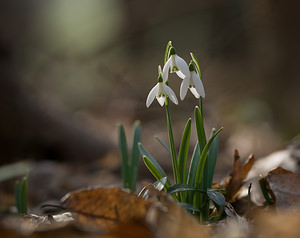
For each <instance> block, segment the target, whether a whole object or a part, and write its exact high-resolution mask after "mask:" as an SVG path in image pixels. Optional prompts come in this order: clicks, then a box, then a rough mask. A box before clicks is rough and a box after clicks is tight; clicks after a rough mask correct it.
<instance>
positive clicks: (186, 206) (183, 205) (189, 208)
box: [178, 202, 200, 212]
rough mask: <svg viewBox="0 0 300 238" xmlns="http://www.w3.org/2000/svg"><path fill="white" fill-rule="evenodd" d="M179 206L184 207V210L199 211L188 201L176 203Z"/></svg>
mask: <svg viewBox="0 0 300 238" xmlns="http://www.w3.org/2000/svg"><path fill="white" fill-rule="evenodd" d="M178 204H179V205H180V206H182V207H183V208H185V209H186V210H189V211H192V212H200V210H199V209H198V208H196V207H194V206H193V205H191V204H189V203H182V202H181V203H178Z"/></svg>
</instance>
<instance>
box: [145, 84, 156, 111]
mask: <svg viewBox="0 0 300 238" xmlns="http://www.w3.org/2000/svg"><path fill="white" fill-rule="evenodd" d="M157 90H158V84H156V85H155V86H154V87H153V88H152V89H151V91H150V92H149V94H148V97H147V100H146V107H149V106H150V105H151V103H152V102H153V100H154V98H155V96H156V94H157Z"/></svg>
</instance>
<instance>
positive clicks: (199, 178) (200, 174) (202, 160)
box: [194, 128, 223, 208]
mask: <svg viewBox="0 0 300 238" xmlns="http://www.w3.org/2000/svg"><path fill="white" fill-rule="evenodd" d="M222 129H223V128H220V129H219V130H218V131H217V132H216V133H215V134H214V135H213V136H212V137H211V138H210V140H209V141H208V143H207V144H206V145H205V147H204V149H203V151H202V153H201V156H200V161H199V164H198V167H197V172H196V178H195V187H196V188H201V181H202V177H203V169H204V165H205V162H206V158H207V153H208V151H209V149H210V146H211V144H212V142H213V141H214V139H215V138H216V137H217V136H218V134H219V133H220V132H221V130H222ZM199 195H200V194H199V193H197V194H196V196H195V198H194V206H195V207H198V208H199V206H200V203H201V200H203V199H200V198H199ZM195 203H196V204H195Z"/></svg>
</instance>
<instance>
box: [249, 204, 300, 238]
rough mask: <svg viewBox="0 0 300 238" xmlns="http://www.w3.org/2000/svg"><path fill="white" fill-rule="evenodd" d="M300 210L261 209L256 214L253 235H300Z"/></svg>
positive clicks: (282, 237)
mask: <svg viewBox="0 0 300 238" xmlns="http://www.w3.org/2000/svg"><path fill="white" fill-rule="evenodd" d="M299 224H300V211H299V210H285V211H280V213H279V212H275V211H274V210H273V211H272V210H271V211H263V210H260V211H258V212H257V213H256V214H255V217H254V221H253V225H254V226H253V229H252V233H253V234H252V236H251V237H276V238H277V237H278V238H299V237H300V229H299Z"/></svg>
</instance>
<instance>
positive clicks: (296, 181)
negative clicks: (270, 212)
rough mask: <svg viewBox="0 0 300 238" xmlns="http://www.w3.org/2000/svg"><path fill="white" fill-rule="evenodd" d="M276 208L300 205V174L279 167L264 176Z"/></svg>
mask: <svg viewBox="0 0 300 238" xmlns="http://www.w3.org/2000/svg"><path fill="white" fill-rule="evenodd" d="M264 181H266V182H267V187H268V189H269V192H270V194H271V195H272V198H273V199H274V201H275V206H276V208H292V207H296V206H300V174H299V173H293V172H291V171H288V170H285V169H283V168H280V167H278V168H277V169H274V170H272V171H271V172H269V173H268V175H267V176H266V177H265V178H264Z"/></svg>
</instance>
